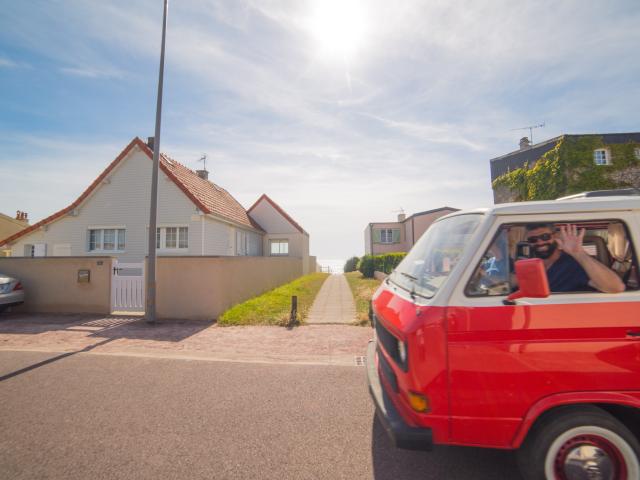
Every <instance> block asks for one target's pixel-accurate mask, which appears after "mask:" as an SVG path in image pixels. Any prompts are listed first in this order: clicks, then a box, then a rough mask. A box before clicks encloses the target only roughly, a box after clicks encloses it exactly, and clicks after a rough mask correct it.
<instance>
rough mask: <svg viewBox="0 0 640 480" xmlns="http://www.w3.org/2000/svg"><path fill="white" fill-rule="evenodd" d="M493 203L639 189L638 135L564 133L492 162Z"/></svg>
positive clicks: (524, 142) (525, 142) (523, 144)
mask: <svg viewBox="0 0 640 480" xmlns="http://www.w3.org/2000/svg"><path fill="white" fill-rule="evenodd" d="M489 163H490V167H491V184H492V188H493V199H494V203H505V202H514V201H523V200H551V199H555V198H558V197H561V196H564V195H570V194H573V193H579V192H581V191H586V190H601V189H611V188H625V187H635V188H640V132H630V133H605V134H584V135H560V136H558V137H554V138H551V139H549V140H545V141H543V142H540V143H537V144H534V145H531V144H529V139H528V138H527V137H524V138H522V139H521V140H520V148H519V149H518V150H516V151H513V152H510V153H507V154H506V155H502V156H500V157H496V158H492V159H491V160H490V162H489Z"/></svg>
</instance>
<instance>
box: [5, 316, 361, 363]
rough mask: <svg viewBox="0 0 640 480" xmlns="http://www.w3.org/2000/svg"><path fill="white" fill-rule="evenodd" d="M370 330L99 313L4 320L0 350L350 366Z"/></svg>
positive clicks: (340, 326) (335, 326)
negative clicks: (222, 323)
mask: <svg viewBox="0 0 640 480" xmlns="http://www.w3.org/2000/svg"><path fill="white" fill-rule="evenodd" d="M371 337H372V332H371V329H370V328H367V327H354V326H349V325H306V326H303V327H298V328H294V329H293V330H288V329H286V328H283V327H219V326H217V325H212V324H211V323H205V322H188V321H179V320H173V321H169V320H167V321H160V322H158V324H157V325H154V326H151V325H148V324H147V323H146V322H145V321H144V320H141V319H140V318H137V317H133V318H132V317H124V316H108V317H104V316H99V315H53V314H10V315H2V316H0V351H2V350H5V351H7V350H9V351H44V352H61V353H66V352H80V351H82V352H90V353H92V354H103V355H129V356H138V357H160V358H183V359H193V360H195V359H198V360H217V361H232V362H250V363H286V364H303V365H304V364H306V365H350V366H354V365H355V364H356V357H358V356H361V355H365V351H366V347H367V342H368V341H369V339H370V338H371Z"/></svg>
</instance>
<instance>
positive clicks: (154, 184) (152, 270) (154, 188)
mask: <svg viewBox="0 0 640 480" xmlns="http://www.w3.org/2000/svg"><path fill="white" fill-rule="evenodd" d="M168 10H169V0H164V12H163V15H162V45H161V47H160V72H159V74H158V101H157V103H156V131H155V135H154V137H153V173H152V175H151V208H150V209H149V249H148V251H149V256H148V259H147V305H146V309H145V312H146V318H147V322H149V323H155V322H156V228H157V226H156V224H157V221H156V220H157V213H158V170H159V167H160V120H161V118H162V83H163V79H164V44H165V36H166V31H167V11H168Z"/></svg>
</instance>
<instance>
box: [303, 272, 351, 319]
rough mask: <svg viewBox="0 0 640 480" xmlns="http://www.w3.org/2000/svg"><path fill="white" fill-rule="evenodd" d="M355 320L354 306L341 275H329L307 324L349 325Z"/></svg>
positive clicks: (349, 291) (348, 289)
mask: <svg viewBox="0 0 640 480" xmlns="http://www.w3.org/2000/svg"><path fill="white" fill-rule="evenodd" d="M355 320H356V305H355V303H354V301H353V295H352V293H351V289H350V288H349V284H348V283H347V279H346V277H345V276H344V275H343V274H340V275H331V276H330V277H329V278H327V280H326V281H325V282H324V284H323V285H322V288H321V289H320V292H319V293H318V296H317V297H316V299H315V301H314V302H313V305H312V306H311V310H310V311H309V316H308V317H307V323H308V324H310V325H313V324H343V325H350V324H352V323H353V322H354V321H355Z"/></svg>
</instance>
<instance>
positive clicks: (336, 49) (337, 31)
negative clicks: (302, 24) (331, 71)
mask: <svg viewBox="0 0 640 480" xmlns="http://www.w3.org/2000/svg"><path fill="white" fill-rule="evenodd" d="M309 31H310V33H311V35H312V37H313V38H314V40H315V43H316V46H317V49H318V53H319V54H320V55H321V56H323V57H325V58H328V59H341V60H346V61H348V60H351V59H352V58H353V57H354V56H355V55H356V54H357V53H358V52H359V51H360V50H361V49H362V47H363V45H364V40H365V38H366V19H365V9H364V6H363V4H362V2H361V1H358V0H341V1H340V0H319V1H316V2H314V4H313V7H312V11H311V16H310V19H309Z"/></svg>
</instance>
